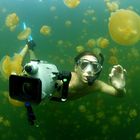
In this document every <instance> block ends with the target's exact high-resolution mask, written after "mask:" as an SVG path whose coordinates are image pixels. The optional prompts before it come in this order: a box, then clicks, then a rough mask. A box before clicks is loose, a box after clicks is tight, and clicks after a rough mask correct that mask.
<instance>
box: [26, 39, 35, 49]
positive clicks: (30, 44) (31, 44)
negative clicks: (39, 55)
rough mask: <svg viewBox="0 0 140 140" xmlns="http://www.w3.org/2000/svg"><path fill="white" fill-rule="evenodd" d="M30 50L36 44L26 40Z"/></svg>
mask: <svg viewBox="0 0 140 140" xmlns="http://www.w3.org/2000/svg"><path fill="white" fill-rule="evenodd" d="M26 44H27V45H28V47H29V49H30V50H34V47H35V46H36V44H35V42H34V41H33V40H27V43H26Z"/></svg>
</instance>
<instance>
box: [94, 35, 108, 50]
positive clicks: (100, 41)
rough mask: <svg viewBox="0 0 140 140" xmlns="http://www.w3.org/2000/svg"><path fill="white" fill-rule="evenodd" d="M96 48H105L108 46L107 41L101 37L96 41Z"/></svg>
mask: <svg viewBox="0 0 140 140" xmlns="http://www.w3.org/2000/svg"><path fill="white" fill-rule="evenodd" d="M97 46H98V47H100V48H107V47H108V46H109V40H108V39H106V38H103V37H100V38H98V39H97Z"/></svg>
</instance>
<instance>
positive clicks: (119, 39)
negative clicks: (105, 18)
mask: <svg viewBox="0 0 140 140" xmlns="http://www.w3.org/2000/svg"><path fill="white" fill-rule="evenodd" d="M108 27H109V33H110V35H111V38H112V39H113V40H114V41H115V42H116V43H118V44H120V45H124V46H130V45H134V44H135V43H137V42H138V41H139V39H140V17H139V15H138V14H137V13H135V12H134V11H131V10H125V9H120V10H117V11H116V12H114V13H113V14H111V17H110V18H109V24H108Z"/></svg>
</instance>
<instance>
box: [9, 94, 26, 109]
mask: <svg viewBox="0 0 140 140" xmlns="http://www.w3.org/2000/svg"><path fill="white" fill-rule="evenodd" d="M8 100H9V103H10V104H12V105H13V106H17V107H22V106H24V102H21V101H18V100H15V99H12V98H11V97H10V96H8Z"/></svg>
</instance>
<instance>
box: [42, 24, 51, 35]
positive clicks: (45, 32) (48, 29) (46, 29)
mask: <svg viewBox="0 0 140 140" xmlns="http://www.w3.org/2000/svg"><path fill="white" fill-rule="evenodd" d="M40 33H41V34H42V35H45V36H48V35H50V34H51V27H50V26H47V25H43V26H42V27H41V29H40Z"/></svg>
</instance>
